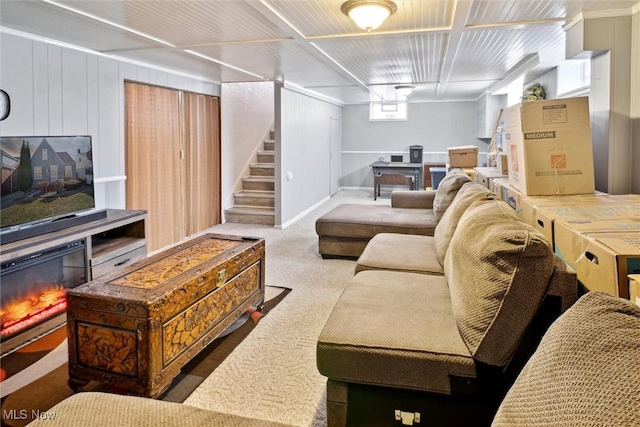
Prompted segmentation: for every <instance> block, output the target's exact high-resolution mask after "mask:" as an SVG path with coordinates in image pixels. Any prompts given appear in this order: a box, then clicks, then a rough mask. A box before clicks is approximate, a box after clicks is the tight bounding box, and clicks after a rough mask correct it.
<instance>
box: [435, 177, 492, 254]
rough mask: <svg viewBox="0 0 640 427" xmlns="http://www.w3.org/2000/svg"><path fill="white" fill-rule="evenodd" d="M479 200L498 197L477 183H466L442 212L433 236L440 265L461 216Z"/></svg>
mask: <svg viewBox="0 0 640 427" xmlns="http://www.w3.org/2000/svg"><path fill="white" fill-rule="evenodd" d="M480 199H482V200H493V199H498V196H497V195H496V194H494V193H492V192H491V191H489V190H488V189H487V188H486V187H485V186H483V185H480V184H478V183H477V182H466V183H464V184H463V185H462V187H460V190H458V193H457V194H456V197H455V198H454V199H453V202H451V205H450V206H449V207H448V208H447V210H446V211H444V214H443V215H442V218H441V219H440V221H438V225H437V226H436V229H435V231H434V234H433V236H434V242H435V248H436V256H437V259H438V262H439V263H440V265H442V266H444V256H445V254H446V253H447V249H449V244H450V243H451V238H452V237H453V234H454V232H455V231H456V227H457V226H458V222H459V221H460V218H461V217H462V214H463V213H464V211H466V210H467V208H468V207H469V206H470V205H471V204H472V203H473V202H475V201H476V200H480Z"/></svg>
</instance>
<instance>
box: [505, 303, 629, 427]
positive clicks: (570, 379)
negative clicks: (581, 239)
mask: <svg viewBox="0 0 640 427" xmlns="http://www.w3.org/2000/svg"><path fill="white" fill-rule="evenodd" d="M639 366H640V308H639V307H637V306H635V305H633V304H632V303H631V302H630V301H626V300H623V299H621V298H617V297H614V296H610V295H608V294H605V293H602V292H589V293H587V294H586V295H584V296H583V297H582V298H580V299H579V300H578V302H576V303H575V305H573V306H572V307H571V308H570V309H569V310H568V311H567V312H566V313H565V314H563V315H562V316H561V317H560V318H558V319H557V320H556V321H555V322H554V323H553V324H552V325H551V327H550V328H549V330H548V331H547V333H546V334H545V335H544V337H543V338H542V341H541V342H540V345H539V346H538V349H537V350H536V352H535V353H534V354H533V356H531V359H529V361H528V362H527V364H526V365H525V367H524V368H523V370H522V372H521V373H520V375H519V376H518V378H517V379H516V382H515V383H514V384H513V386H512V387H511V389H510V390H509V392H508V393H507V395H506V397H505V399H504V400H503V402H502V404H501V405H500V408H499V409H498V413H497V414H496V417H495V420H494V422H493V426H495V427H503V426H540V427H542V426H586V427H596V426H640V375H639V374H638V367H639Z"/></svg>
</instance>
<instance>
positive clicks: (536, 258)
mask: <svg viewBox="0 0 640 427" xmlns="http://www.w3.org/2000/svg"><path fill="white" fill-rule="evenodd" d="M553 263H554V255H553V252H552V251H551V248H550V247H549V245H548V243H547V241H546V239H545V238H544V236H543V235H542V234H541V233H539V232H537V231H536V230H534V229H533V227H531V226H529V225H527V224H525V223H524V222H522V221H520V220H519V219H518V218H517V217H516V216H515V213H514V212H513V209H511V208H510V207H509V206H508V205H507V204H506V203H504V202H503V201H501V200H477V201H475V202H473V203H472V204H471V206H469V208H468V209H467V210H466V211H465V213H464V214H463V215H462V218H460V222H459V223H458V228H457V229H456V232H455V234H454V236H453V239H451V245H450V247H449V250H448V251H447V254H446V256H445V265H444V271H445V276H446V277H447V281H448V283H449V287H450V289H451V301H452V304H453V305H452V307H453V313H454V315H455V318H456V322H457V324H458V328H459V329H460V334H461V335H462V338H463V339H464V341H465V343H466V344H467V347H468V348H469V351H470V352H471V354H472V355H473V357H474V359H476V360H478V361H481V362H484V363H487V364H489V365H494V366H504V365H506V364H507V362H508V361H509V360H510V358H511V356H512V354H513V352H514V351H515V349H516V347H517V345H518V343H519V341H520V339H521V338H522V336H523V334H524V332H525V331H526V328H527V327H528V325H529V323H530V322H531V319H532V318H533V316H534V314H535V313H536V311H537V309H538V307H539V305H540V303H541V301H542V298H543V296H544V294H545V292H546V289H547V286H548V283H549V279H550V277H551V273H552V271H553Z"/></svg>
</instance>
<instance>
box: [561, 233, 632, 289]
mask: <svg viewBox="0 0 640 427" xmlns="http://www.w3.org/2000/svg"><path fill="white" fill-rule="evenodd" d="M555 228H556V229H555V233H556V234H555V236H556V238H555V242H556V243H555V253H556V254H557V255H558V256H559V257H560V258H561V259H562V260H564V262H566V263H567V264H568V265H569V266H571V268H573V269H574V270H575V271H576V274H577V276H578V281H579V282H580V284H581V287H582V289H581V290H582V291H583V292H584V291H604V292H607V293H609V294H611V295H615V296H619V297H622V298H626V299H629V281H628V277H627V275H628V274H636V273H640V231H636V232H619V231H615V232H581V231H579V230H574V229H572V228H571V227H569V226H567V224H564V223H562V222H561V221H559V222H557V223H556V226H555Z"/></svg>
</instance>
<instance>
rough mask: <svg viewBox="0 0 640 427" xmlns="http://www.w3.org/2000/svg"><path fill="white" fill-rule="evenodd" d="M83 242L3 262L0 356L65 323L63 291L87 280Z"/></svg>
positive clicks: (0, 297) (64, 294)
mask: <svg viewBox="0 0 640 427" xmlns="http://www.w3.org/2000/svg"><path fill="white" fill-rule="evenodd" d="M86 258H87V257H86V251H85V242H84V240H79V241H76V242H72V243H69V244H66V245H63V246H59V247H56V248H53V249H49V250H47V251H44V252H40V253H35V254H31V255H27V256H24V257H21V258H16V259H13V260H10V261H7V262H5V263H3V264H2V265H1V266H0V268H1V271H0V280H1V281H2V292H1V293H0V315H1V322H0V344H1V345H2V350H1V353H2V355H5V354H8V353H10V352H13V351H15V350H17V349H19V348H20V347H22V346H24V345H25V344H27V343H29V342H31V341H32V340H34V339H35V338H37V337H39V336H41V335H44V334H46V333H48V332H51V331H52V330H55V329H57V328H59V327H60V326H62V325H64V324H65V323H66V320H67V319H66V308H67V300H66V292H67V290H68V289H70V288H74V287H76V286H79V285H81V284H83V283H86V281H87V262H86Z"/></svg>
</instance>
